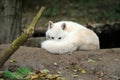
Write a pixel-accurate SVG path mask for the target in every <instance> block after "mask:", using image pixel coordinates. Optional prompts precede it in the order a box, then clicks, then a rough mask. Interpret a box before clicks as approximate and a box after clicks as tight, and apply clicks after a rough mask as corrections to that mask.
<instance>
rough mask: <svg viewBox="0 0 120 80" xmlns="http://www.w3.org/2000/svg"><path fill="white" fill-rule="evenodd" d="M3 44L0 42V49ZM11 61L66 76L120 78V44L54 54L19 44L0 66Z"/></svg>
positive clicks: (84, 79) (79, 79)
mask: <svg viewBox="0 0 120 80" xmlns="http://www.w3.org/2000/svg"><path fill="white" fill-rule="evenodd" d="M7 47H8V45H0V53H2V51H3V50H5V49H6V48H7ZM10 60H15V62H10ZM14 65H18V66H26V67H30V68H32V69H33V70H42V69H48V70H50V72H51V73H57V72H59V73H61V75H62V76H63V77H65V78H66V80H120V48H112V49H100V50H91V51H75V52H73V53H66V54H61V55H54V54H51V53H48V52H47V51H46V50H44V49H41V48H36V47H25V46H21V47H20V48H19V49H18V50H17V51H16V52H15V53H14V54H13V55H12V56H11V57H10V59H9V60H8V61H7V62H6V63H5V64H4V66H3V67H2V68H1V70H4V69H8V68H9V67H10V66H14Z"/></svg>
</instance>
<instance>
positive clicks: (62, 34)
mask: <svg viewBox="0 0 120 80" xmlns="http://www.w3.org/2000/svg"><path fill="white" fill-rule="evenodd" d="M46 39H47V40H45V41H44V42H42V43H41V48H44V49H46V50H47V51H48V52H50V53H54V54H62V53H68V52H73V51H76V50H92V49H99V48H100V46H99V38H98V37H97V35H96V34H95V33H94V32H93V31H92V30H90V29H87V28H86V27H84V26H82V25H80V24H78V23H76V22H72V21H60V22H56V23H53V22H52V21H49V23H48V30H47V32H46Z"/></svg>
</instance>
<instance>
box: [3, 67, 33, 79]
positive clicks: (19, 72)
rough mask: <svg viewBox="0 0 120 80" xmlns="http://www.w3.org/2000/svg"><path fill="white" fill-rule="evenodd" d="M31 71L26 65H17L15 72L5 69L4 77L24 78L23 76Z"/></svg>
mask: <svg viewBox="0 0 120 80" xmlns="http://www.w3.org/2000/svg"><path fill="white" fill-rule="evenodd" d="M30 72H31V69H29V68H26V67H19V68H18V69H17V70H16V71H15V72H11V71H5V72H4V74H3V75H4V77H5V78H9V79H10V80H13V79H25V76H26V75H27V74H29V73H30Z"/></svg>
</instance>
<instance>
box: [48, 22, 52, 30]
mask: <svg viewBox="0 0 120 80" xmlns="http://www.w3.org/2000/svg"><path fill="white" fill-rule="evenodd" d="M52 27H53V22H52V21H49V22H48V29H51V28H52Z"/></svg>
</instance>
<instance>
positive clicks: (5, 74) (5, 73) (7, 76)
mask: <svg viewBox="0 0 120 80" xmlns="http://www.w3.org/2000/svg"><path fill="white" fill-rule="evenodd" d="M3 75H4V77H6V78H10V80H13V79H15V75H14V74H13V73H12V72H10V71H5V72H4V73H3Z"/></svg>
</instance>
